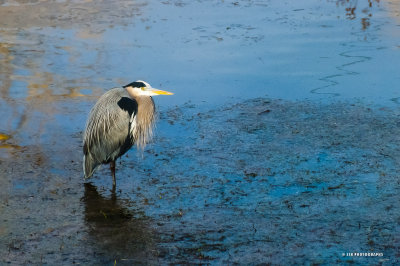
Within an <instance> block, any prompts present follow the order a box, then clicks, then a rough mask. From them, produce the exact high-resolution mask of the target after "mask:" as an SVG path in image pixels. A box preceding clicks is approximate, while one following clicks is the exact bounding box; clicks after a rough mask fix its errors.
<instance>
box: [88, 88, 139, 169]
mask: <svg viewBox="0 0 400 266" xmlns="http://www.w3.org/2000/svg"><path fill="white" fill-rule="evenodd" d="M136 113H137V102H136V101H135V100H132V99H131V98H130V97H129V96H128V94H127V92H126V90H125V89H123V88H114V89H111V90H110V91H108V92H106V93H105V94H104V95H103V96H101V97H100V99H99V100H98V102H97V103H96V104H95V106H94V107H93V108H92V110H91V111H90V114H89V118H88V121H87V124H86V129H85V132H84V137H83V142H84V143H83V153H84V160H83V168H84V172H85V177H90V176H91V175H92V174H93V171H94V169H95V168H96V167H97V166H98V165H100V164H102V163H108V162H110V161H113V160H115V159H117V158H118V157H119V156H121V155H123V154H124V153H125V152H127V151H128V150H129V149H130V148H131V147H132V144H133V139H132V135H131V134H130V132H131V130H130V127H131V123H132V122H133V121H134V119H133V117H134V116H135V115H136Z"/></svg>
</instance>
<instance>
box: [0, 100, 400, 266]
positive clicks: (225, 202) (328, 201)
mask: <svg viewBox="0 0 400 266" xmlns="http://www.w3.org/2000/svg"><path fill="white" fill-rule="evenodd" d="M399 115H400V113H399V111H398V110H397V109H390V108H379V107H377V106H368V105H365V104H362V103H358V104H354V103H347V102H337V103H331V104H317V103H312V102H288V101H283V100H273V99H267V98H257V99H253V100H247V101H244V102H241V103H237V104H233V105H225V106H222V107H220V108H217V109H211V110H207V111H202V112H199V109H198V107H197V106H196V105H194V104H190V103H188V104H185V105H182V106H180V107H175V108H171V109H166V110H162V111H160V114H159V121H158V128H157V134H156V138H155V139H154V142H153V143H150V144H149V146H148V147H147V148H146V149H145V151H144V152H143V153H141V152H137V151H135V150H132V151H130V152H129V153H128V154H127V155H126V156H124V157H123V158H122V159H121V160H120V161H119V162H118V164H117V186H118V188H117V191H116V192H111V191H110V189H111V187H112V183H111V182H112V181H111V176H110V172H109V169H108V167H103V168H102V169H100V170H99V171H98V172H97V173H96V174H95V176H94V177H93V178H92V179H90V180H88V181H89V182H87V183H84V180H83V179H82V173H81V158H80V154H79V152H77V151H79V150H80V149H81V143H80V137H81V136H80V134H81V133H80V132H79V133H76V134H73V135H70V136H68V137H69V138H68V139H69V142H68V143H69V146H70V150H69V151H64V152H63V153H62V156H60V157H61V158H58V160H61V161H58V160H55V157H58V155H57V152H61V151H57V150H52V152H53V153H54V155H53V154H52V153H51V152H48V150H47V148H48V149H50V150H51V147H42V148H43V149H44V150H47V152H43V154H40V153H38V152H37V150H38V147H29V146H28V147H24V149H23V151H18V154H19V155H18V156H16V157H14V158H13V159H12V160H2V161H1V177H2V178H1V182H2V185H1V186H2V188H3V190H2V194H1V196H2V206H1V209H2V218H1V219H2V223H1V225H2V226H1V230H0V233H1V244H2V248H1V256H0V257H1V259H2V263H12V264H20V263H23V264H25V263H35V264H36V263H50V264H53V263H56V264H58V263H66V264H70V263H80V264H98V263H102V264H112V263H115V262H117V263H118V265H130V264H132V263H136V262H146V263H148V264H160V263H174V264H175V263H187V262H189V263H205V264H207V263H211V264H214V263H218V264H220V263H222V264H225V263H239V264H247V263H274V264H275V263H279V264H282V263H283V264H286V263H299V264H304V263H316V264H319V263H322V264H324V263H344V262H349V263H352V262H353V263H373V264H379V263H389V264H392V263H398V262H399V256H400V254H399V253H398V246H399V244H400V242H399V241H400V239H399V237H398V234H396V233H395V232H398V231H399V223H398V221H399V219H400V217H399V213H400V210H399V207H398V204H397V203H398V201H399V200H400V198H399V195H400V193H399V189H400V183H399V180H398V175H399V170H398V167H399V159H398V158H399V156H398V154H399V152H400V146H399V143H400V139H399V135H398V134H397V132H398V130H399V125H400V124H399V123H400V120H399ZM176 132H179V134H176ZM54 164H56V165H57V166H58V167H60V166H62V167H61V168H62V170H59V171H55V168H57V167H55V166H54ZM358 251H362V252H380V253H383V256H382V257H360V258H355V257H343V256H342V253H343V252H358Z"/></svg>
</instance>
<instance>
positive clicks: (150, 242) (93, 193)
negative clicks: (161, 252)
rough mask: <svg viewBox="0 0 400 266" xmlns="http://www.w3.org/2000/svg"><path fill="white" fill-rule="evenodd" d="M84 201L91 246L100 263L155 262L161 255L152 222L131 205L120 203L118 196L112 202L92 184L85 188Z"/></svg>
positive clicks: (113, 195)
mask: <svg viewBox="0 0 400 266" xmlns="http://www.w3.org/2000/svg"><path fill="white" fill-rule="evenodd" d="M82 201H83V202H84V206H85V223H86V226H87V228H88V233H89V241H90V242H92V243H90V245H92V247H93V251H94V252H95V254H96V256H95V257H96V260H97V261H98V262H99V263H100V262H101V263H102V264H104V263H107V264H110V263H115V262H116V263H117V264H118V265H121V264H126V265H132V264H136V263H145V262H146V263H151V262H155V260H156V259H155V258H156V257H157V254H156V253H157V252H156V249H155V241H154V234H153V232H152V230H151V229H150V227H149V222H150V221H149V219H148V218H147V217H145V216H144V215H143V214H139V213H137V212H134V211H132V210H130V209H129V208H127V207H125V206H126V204H129V202H128V201H125V200H121V199H118V197H117V195H116V194H115V192H113V193H112V194H111V196H110V198H106V197H103V196H102V195H101V194H100V193H99V192H98V191H97V189H96V187H95V186H93V185H92V184H90V183H86V184H85V194H84V197H83V198H82Z"/></svg>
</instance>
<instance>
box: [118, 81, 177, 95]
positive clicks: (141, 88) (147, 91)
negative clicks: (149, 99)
mask: <svg viewBox="0 0 400 266" xmlns="http://www.w3.org/2000/svg"><path fill="white" fill-rule="evenodd" d="M124 88H125V89H126V90H127V91H128V93H129V95H131V96H132V97H135V96H156V95H172V94H173V93H172V92H169V91H163V90H159V89H155V88H153V87H151V86H150V84H149V83H147V82H145V81H143V80H137V81H134V82H132V83H129V84H128V85H125V86H124Z"/></svg>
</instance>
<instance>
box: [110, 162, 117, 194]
mask: <svg viewBox="0 0 400 266" xmlns="http://www.w3.org/2000/svg"><path fill="white" fill-rule="evenodd" d="M110 170H111V175H112V179H113V189H115V187H116V186H117V182H116V181H115V161H111V162H110Z"/></svg>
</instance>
